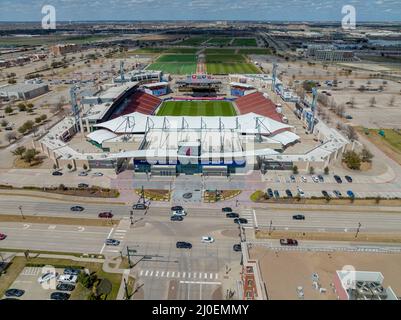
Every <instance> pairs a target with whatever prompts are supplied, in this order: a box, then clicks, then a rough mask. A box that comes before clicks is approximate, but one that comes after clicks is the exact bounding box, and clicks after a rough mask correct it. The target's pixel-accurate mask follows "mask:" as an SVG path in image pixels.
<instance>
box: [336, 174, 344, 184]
mask: <svg viewBox="0 0 401 320" xmlns="http://www.w3.org/2000/svg"><path fill="white" fill-rule="evenodd" d="M334 179H335V180H336V182H337V183H343V181H342V180H341V178H340V176H337V175H335V176H334Z"/></svg>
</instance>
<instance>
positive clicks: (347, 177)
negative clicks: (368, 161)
mask: <svg viewBox="0 0 401 320" xmlns="http://www.w3.org/2000/svg"><path fill="white" fill-rule="evenodd" d="M344 178H345V180H347V181H348V182H349V183H351V182H352V178H351V177H350V176H345V177H344Z"/></svg>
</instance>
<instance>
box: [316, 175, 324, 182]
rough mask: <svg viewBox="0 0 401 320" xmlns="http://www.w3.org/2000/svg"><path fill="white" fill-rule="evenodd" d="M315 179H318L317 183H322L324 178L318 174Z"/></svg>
mask: <svg viewBox="0 0 401 320" xmlns="http://www.w3.org/2000/svg"><path fill="white" fill-rule="evenodd" d="M317 178H318V179H319V182H324V178H323V176H322V175H321V174H319V175H318V176H317Z"/></svg>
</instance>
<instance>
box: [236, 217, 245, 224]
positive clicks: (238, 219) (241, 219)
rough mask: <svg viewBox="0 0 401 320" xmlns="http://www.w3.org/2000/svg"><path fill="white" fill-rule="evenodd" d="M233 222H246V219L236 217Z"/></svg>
mask: <svg viewBox="0 0 401 320" xmlns="http://www.w3.org/2000/svg"><path fill="white" fill-rule="evenodd" d="M234 223H236V224H247V223H248V220H246V219H245V218H236V219H234Z"/></svg>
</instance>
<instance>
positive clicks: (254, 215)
mask: <svg viewBox="0 0 401 320" xmlns="http://www.w3.org/2000/svg"><path fill="white" fill-rule="evenodd" d="M252 211H253V222H254V225H255V228H258V220H256V212H255V209H253V210H252Z"/></svg>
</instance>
